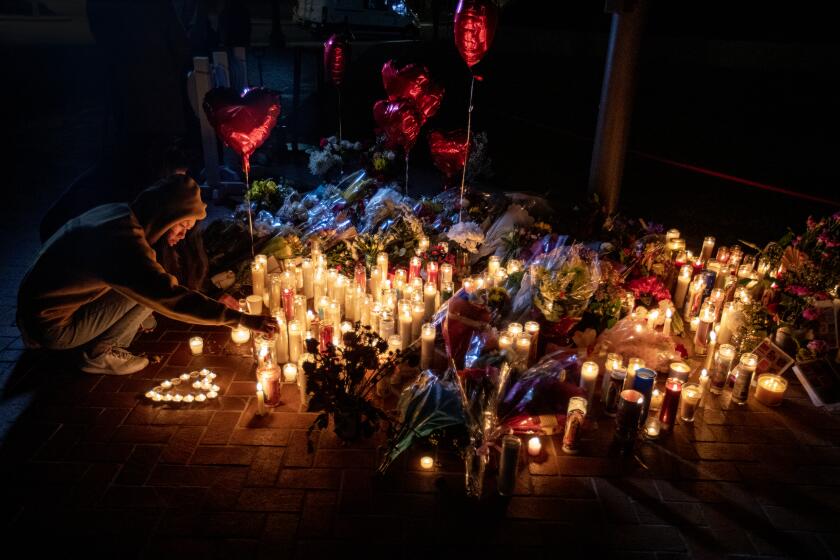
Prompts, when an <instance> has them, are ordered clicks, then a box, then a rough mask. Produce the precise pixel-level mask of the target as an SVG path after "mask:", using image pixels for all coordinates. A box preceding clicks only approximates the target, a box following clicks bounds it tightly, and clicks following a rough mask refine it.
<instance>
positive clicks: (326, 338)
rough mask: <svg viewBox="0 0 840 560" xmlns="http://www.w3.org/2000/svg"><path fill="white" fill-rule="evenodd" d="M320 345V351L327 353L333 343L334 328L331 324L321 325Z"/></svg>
mask: <svg viewBox="0 0 840 560" xmlns="http://www.w3.org/2000/svg"><path fill="white" fill-rule="evenodd" d="M318 336H319V340H320V345H319V346H318V350H320V351H321V352H322V353H325V352H326V351H327V349H328V348H329V347H330V345H331V344H332V343H333V326H332V325H330V324H324V325H321V332H320V333H319V335H318Z"/></svg>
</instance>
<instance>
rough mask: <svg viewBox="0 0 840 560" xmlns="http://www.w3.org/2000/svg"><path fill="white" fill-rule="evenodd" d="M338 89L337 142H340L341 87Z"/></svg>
mask: <svg viewBox="0 0 840 560" xmlns="http://www.w3.org/2000/svg"><path fill="white" fill-rule="evenodd" d="M336 89H337V90H338V143H339V144H341V88H336Z"/></svg>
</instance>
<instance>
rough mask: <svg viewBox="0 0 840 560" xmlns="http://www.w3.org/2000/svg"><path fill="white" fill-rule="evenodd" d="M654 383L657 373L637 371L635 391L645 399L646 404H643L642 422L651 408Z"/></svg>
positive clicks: (645, 369)
mask: <svg viewBox="0 0 840 560" xmlns="http://www.w3.org/2000/svg"><path fill="white" fill-rule="evenodd" d="M654 383H656V372H655V371H653V370H652V369H649V368H639V369H637V370H636V378H635V379H633V389H634V390H636V391H638V392H640V393H641V394H642V396H644V397H645V402H644V403H643V404H642V416H641V418H640V421H641V422H644V421H645V417H646V416H647V413H648V409H649V408H650V397H651V395H652V394H653V385H654Z"/></svg>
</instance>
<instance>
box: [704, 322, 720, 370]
mask: <svg viewBox="0 0 840 560" xmlns="http://www.w3.org/2000/svg"><path fill="white" fill-rule="evenodd" d="M716 344H717V333H716V332H715V331H714V329H712V330H711V331H709V345H708V347H707V348H706V361H705V362H703V368H704V369H712V360H713V358H714V356H715V346H716Z"/></svg>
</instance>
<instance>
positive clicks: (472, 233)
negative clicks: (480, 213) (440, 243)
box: [446, 222, 484, 253]
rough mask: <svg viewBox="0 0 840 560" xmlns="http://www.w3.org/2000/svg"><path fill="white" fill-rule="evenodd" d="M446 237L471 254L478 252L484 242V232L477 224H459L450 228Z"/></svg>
mask: <svg viewBox="0 0 840 560" xmlns="http://www.w3.org/2000/svg"><path fill="white" fill-rule="evenodd" d="M446 237H448V238H449V239H451V240H452V241H454V242H455V243H456V244H457V245H458V246H459V247H460V248H461V249H463V250H464V251H467V252H469V253H476V252H478V246H479V245H481V244H482V243H483V242H484V232H483V231H482V230H481V228H480V227H479V225H478V224H477V223H475V222H458V223H457V224H455V225H454V226H452V227H451V228H449V231H447V232H446Z"/></svg>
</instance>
